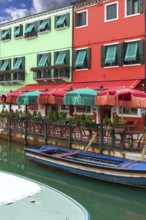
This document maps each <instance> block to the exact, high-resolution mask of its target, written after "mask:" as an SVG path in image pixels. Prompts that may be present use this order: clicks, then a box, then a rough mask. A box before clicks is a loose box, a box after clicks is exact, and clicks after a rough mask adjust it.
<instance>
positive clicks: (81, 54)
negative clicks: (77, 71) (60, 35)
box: [75, 50, 86, 67]
mask: <svg viewBox="0 0 146 220" xmlns="http://www.w3.org/2000/svg"><path fill="white" fill-rule="evenodd" d="M85 58H86V50H80V51H78V55H77V59H76V62H75V66H76V67H83V66H84V62H85Z"/></svg>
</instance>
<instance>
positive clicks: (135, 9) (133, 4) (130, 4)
mask: <svg viewBox="0 0 146 220" xmlns="http://www.w3.org/2000/svg"><path fill="white" fill-rule="evenodd" d="M125 1H126V16H130V15H135V14H139V13H142V12H143V0H125Z"/></svg>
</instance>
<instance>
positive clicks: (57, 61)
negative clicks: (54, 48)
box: [55, 52, 66, 65]
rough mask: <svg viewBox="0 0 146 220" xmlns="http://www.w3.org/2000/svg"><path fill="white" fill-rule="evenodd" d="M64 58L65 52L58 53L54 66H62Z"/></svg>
mask: <svg viewBox="0 0 146 220" xmlns="http://www.w3.org/2000/svg"><path fill="white" fill-rule="evenodd" d="M65 56H66V52H59V54H58V57H57V59H56V62H55V65H63V64H64V59H65Z"/></svg>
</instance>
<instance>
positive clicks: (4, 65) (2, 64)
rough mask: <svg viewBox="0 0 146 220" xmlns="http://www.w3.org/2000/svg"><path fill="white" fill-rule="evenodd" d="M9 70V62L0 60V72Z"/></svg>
mask: <svg viewBox="0 0 146 220" xmlns="http://www.w3.org/2000/svg"><path fill="white" fill-rule="evenodd" d="M10 69H11V60H10V59H7V60H1V61H0V71H6V70H10Z"/></svg>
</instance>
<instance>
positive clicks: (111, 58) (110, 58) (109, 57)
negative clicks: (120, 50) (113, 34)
mask: <svg viewBox="0 0 146 220" xmlns="http://www.w3.org/2000/svg"><path fill="white" fill-rule="evenodd" d="M116 51H117V47H116V45H111V46H108V47H107V52H106V58H105V64H110V63H115V61H116Z"/></svg>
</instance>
